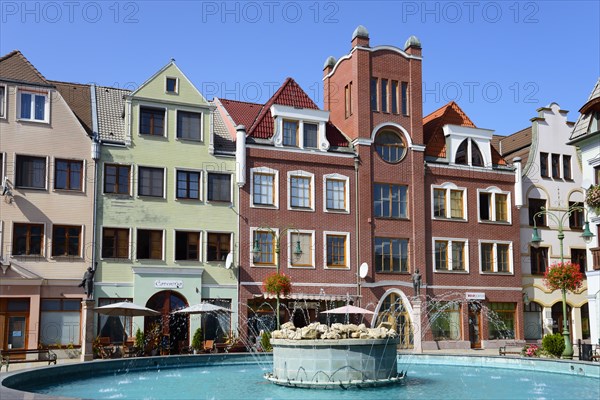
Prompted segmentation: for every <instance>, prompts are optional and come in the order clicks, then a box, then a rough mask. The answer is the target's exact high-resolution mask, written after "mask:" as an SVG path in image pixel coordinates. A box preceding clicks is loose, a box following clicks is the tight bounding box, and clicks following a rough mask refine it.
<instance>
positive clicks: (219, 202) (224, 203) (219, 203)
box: [206, 200, 233, 207]
mask: <svg viewBox="0 0 600 400" xmlns="http://www.w3.org/2000/svg"><path fill="white" fill-rule="evenodd" d="M206 204H214V205H215V206H227V207H231V206H233V203H232V202H231V200H206Z"/></svg>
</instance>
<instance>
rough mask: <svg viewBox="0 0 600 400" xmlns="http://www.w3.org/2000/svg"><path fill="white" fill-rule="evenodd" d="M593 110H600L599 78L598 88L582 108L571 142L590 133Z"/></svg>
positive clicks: (595, 88)
mask: <svg viewBox="0 0 600 400" xmlns="http://www.w3.org/2000/svg"><path fill="white" fill-rule="evenodd" d="M593 108H600V78H598V82H596V86H594V89H593V90H592V93H591V94H590V97H589V98H588V101H587V102H586V103H585V104H584V105H583V107H581V109H580V110H579V112H580V113H581V114H580V115H579V118H578V119H577V122H576V123H575V127H574V128H573V132H572V133H571V140H573V139H578V138H580V137H582V136H584V135H586V134H588V133H593V132H588V128H589V126H590V118H591V116H592V113H591V112H590V111H591V110H592V109H593Z"/></svg>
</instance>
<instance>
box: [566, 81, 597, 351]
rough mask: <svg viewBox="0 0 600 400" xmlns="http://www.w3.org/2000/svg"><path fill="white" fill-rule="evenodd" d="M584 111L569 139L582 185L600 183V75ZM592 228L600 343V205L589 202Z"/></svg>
mask: <svg viewBox="0 0 600 400" xmlns="http://www.w3.org/2000/svg"><path fill="white" fill-rule="evenodd" d="M579 112H580V113H581V115H580V116H579V119H578V120H577V122H576V123H575V127H574V128H573V132H572V134H571V141H570V142H569V143H568V144H570V145H573V146H575V147H576V148H577V151H578V153H580V157H581V165H582V170H583V171H582V172H583V173H582V175H583V179H582V187H583V188H584V189H586V190H587V189H589V188H590V186H591V185H600V79H598V82H596V86H595V87H594V90H592V94H591V95H590V97H589V98H588V101H587V102H586V103H585V104H584V105H583V107H581V109H580V110H579ZM586 206H587V209H588V212H589V214H588V216H589V220H590V230H591V231H592V233H593V234H594V235H596V236H595V238H593V239H592V242H591V243H589V244H588V247H587V256H588V260H589V262H588V268H587V271H586V275H587V285H588V290H587V300H588V304H589V313H590V340H591V343H600V209H599V208H597V207H596V208H594V207H590V206H589V204H586Z"/></svg>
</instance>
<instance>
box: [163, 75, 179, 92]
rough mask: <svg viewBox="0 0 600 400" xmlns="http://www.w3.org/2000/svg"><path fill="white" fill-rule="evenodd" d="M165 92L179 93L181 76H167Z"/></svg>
mask: <svg viewBox="0 0 600 400" xmlns="http://www.w3.org/2000/svg"><path fill="white" fill-rule="evenodd" d="M165 93H169V94H179V78H176V77H172V76H165Z"/></svg>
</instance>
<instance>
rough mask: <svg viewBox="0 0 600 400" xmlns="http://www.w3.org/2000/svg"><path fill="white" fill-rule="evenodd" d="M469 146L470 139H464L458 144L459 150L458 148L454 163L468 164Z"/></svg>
mask: <svg viewBox="0 0 600 400" xmlns="http://www.w3.org/2000/svg"><path fill="white" fill-rule="evenodd" d="M468 147H469V139H465V140H463V142H462V143H461V144H460V146H458V150H456V157H455V158H454V163H456V164H463V165H467V151H468Z"/></svg>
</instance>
